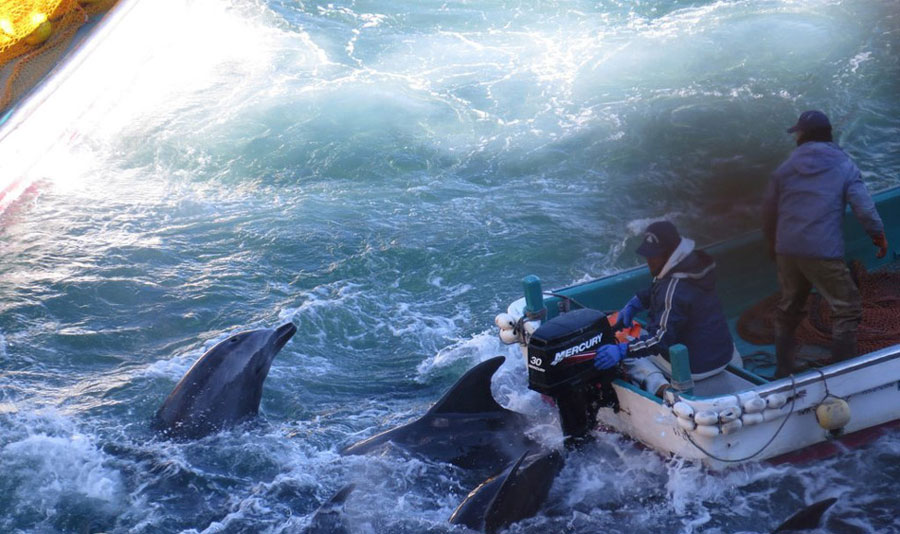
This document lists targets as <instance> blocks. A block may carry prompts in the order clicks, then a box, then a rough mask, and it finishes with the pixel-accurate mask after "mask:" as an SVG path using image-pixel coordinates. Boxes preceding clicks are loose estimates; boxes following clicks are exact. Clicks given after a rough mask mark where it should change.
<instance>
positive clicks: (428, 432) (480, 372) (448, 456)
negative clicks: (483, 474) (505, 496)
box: [341, 356, 538, 470]
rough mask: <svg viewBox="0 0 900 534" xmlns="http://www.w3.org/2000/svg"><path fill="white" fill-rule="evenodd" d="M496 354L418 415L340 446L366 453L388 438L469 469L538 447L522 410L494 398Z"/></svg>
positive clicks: (498, 464)
mask: <svg viewBox="0 0 900 534" xmlns="http://www.w3.org/2000/svg"><path fill="white" fill-rule="evenodd" d="M504 360H505V358H504V357H503V356H497V357H495V358H491V359H490V360H486V361H484V362H481V363H479V364H478V365H476V366H475V367H473V368H471V369H469V370H468V371H466V373H465V374H464V375H463V376H462V377H461V378H460V379H459V380H458V381H457V382H456V384H454V385H453V387H452V388H450V390H449V391H447V392H446V393H445V394H444V396H443V397H441V399H440V400H439V401H437V403H435V404H434V406H432V407H431V409H429V410H428V412H427V413H426V414H425V415H423V416H422V417H421V418H419V419H417V420H416V421H413V422H411V423H408V424H406V425H403V426H400V427H397V428H394V429H391V430H388V431H385V432H382V433H381V434H377V435H375V436H373V437H371V438H368V439H366V440H363V441H360V442H358V443H355V444H353V445H350V446H349V447H346V448H345V449H343V450H342V451H341V454H366V453H369V452H371V451H373V450H379V449H381V448H382V447H385V446H387V443H388V442H390V443H393V444H395V445H397V446H399V447H401V448H403V449H406V450H409V451H411V452H414V453H417V454H421V455H423V456H427V457H429V458H433V459H435V460H439V461H442V462H448V463H451V464H454V465H457V466H459V467H463V468H469V469H490V470H497V469H502V468H503V467H504V466H506V465H507V464H509V463H510V462H511V461H513V460H515V459H516V458H518V457H519V456H520V455H521V454H522V452H523V451H526V450H528V449H536V448H538V446H537V444H535V443H534V442H532V441H531V440H530V439H529V438H528V437H527V436H526V435H525V433H524V431H525V429H526V428H527V427H528V425H527V421H526V419H525V416H524V415H522V414H520V413H517V412H513V411H511V410H507V409H506V408H504V407H502V406H500V405H499V404H497V401H495V400H494V397H493V396H492V395H491V377H493V376H494V373H495V372H496V371H497V369H498V368H499V367H500V366H501V365H502V364H503V361H504Z"/></svg>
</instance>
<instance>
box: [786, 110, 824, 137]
mask: <svg viewBox="0 0 900 534" xmlns="http://www.w3.org/2000/svg"><path fill="white" fill-rule="evenodd" d="M817 128H831V122H830V121H829V120H828V117H826V116H825V114H824V113H822V112H821V111H817V110H814V109H813V110H810V111H804V112H803V113H801V114H800V118H798V119H797V124H795V125H793V126H791V127H790V128H788V129H787V133H794V132H797V131H803V132H808V131H809V130H815V129H817Z"/></svg>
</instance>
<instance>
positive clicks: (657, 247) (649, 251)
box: [635, 221, 681, 258]
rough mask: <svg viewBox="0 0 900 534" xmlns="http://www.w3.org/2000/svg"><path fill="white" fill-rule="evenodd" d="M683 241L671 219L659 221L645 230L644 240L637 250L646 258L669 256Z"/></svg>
mask: <svg viewBox="0 0 900 534" xmlns="http://www.w3.org/2000/svg"><path fill="white" fill-rule="evenodd" d="M679 243H681V236H680V235H678V229H677V228H675V225H674V224H672V223H670V222H669V221H658V222H655V223H653V224H651V225H650V226H648V227H647V229H646V230H644V241H643V242H641V245H640V246H639V247H638V248H637V250H636V251H635V252H637V253H638V254H640V255H641V256H644V257H645V258H656V257H659V256H667V255H669V254H671V253H672V251H673V250H675V249H676V248H677V247H678V244H679Z"/></svg>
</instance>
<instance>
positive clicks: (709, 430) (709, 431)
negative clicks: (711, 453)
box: [694, 425, 722, 438]
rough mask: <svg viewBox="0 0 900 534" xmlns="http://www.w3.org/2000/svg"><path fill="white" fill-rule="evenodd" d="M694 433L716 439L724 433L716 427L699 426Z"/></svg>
mask: <svg viewBox="0 0 900 534" xmlns="http://www.w3.org/2000/svg"><path fill="white" fill-rule="evenodd" d="M694 432H696V433H697V434H700V435H701V436H706V437H708V438H714V437H716V436H718V435H719V434H721V433H722V431H721V430H719V427H718V426H716V425H699V426H697V430H694Z"/></svg>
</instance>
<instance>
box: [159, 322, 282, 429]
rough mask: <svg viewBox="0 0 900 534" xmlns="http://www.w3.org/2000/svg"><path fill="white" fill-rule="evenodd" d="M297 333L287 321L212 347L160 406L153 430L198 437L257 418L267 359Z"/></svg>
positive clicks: (268, 362)
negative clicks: (158, 429) (157, 429)
mask: <svg viewBox="0 0 900 534" xmlns="http://www.w3.org/2000/svg"><path fill="white" fill-rule="evenodd" d="M296 332H297V327H296V326H294V325H293V323H287V324H284V325H282V326H279V327H278V328H274V329H272V328H265V329H259V330H249V331H247V332H240V333H238V334H234V335H232V336H230V337H228V339H226V340H224V341H221V342H219V343H217V344H216V345H215V346H214V347H213V348H211V349H209V350H208V351H207V352H206V353H205V354H203V356H201V357H200V359H199V360H197V361H196V362H195V363H194V365H193V366H192V367H191V368H190V369H189V370H188V372H187V373H186V374H185V375H184V377H182V379H181V381H179V382H178V384H177V385H176V386H175V389H174V390H172V393H170V394H169V396H168V397H167V398H166V400H165V402H163V405H162V406H161V407H160V408H159V410H158V411H157V412H156V421H155V426H156V427H157V428H160V429H162V430H164V431H166V432H167V433H171V434H174V435H177V436H181V437H189V438H190V437H200V436H203V435H205V434H208V433H210V432H212V431H214V430H217V429H219V428H223V427H225V426H227V425H229V424H233V423H237V422H240V421H242V420H245V419H247V418H249V417H252V416H254V415H256V414H257V413H258V412H259V402H260V399H261V398H262V387H263V382H265V380H266V377H267V376H268V374H269V368H270V367H271V366H272V361H273V360H274V359H275V356H276V355H277V354H278V352H279V351H280V350H281V349H282V347H284V345H285V344H286V343H287V342H288V341H289V340H290V339H291V337H292V336H293V335H294V334H295V333H296Z"/></svg>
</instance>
